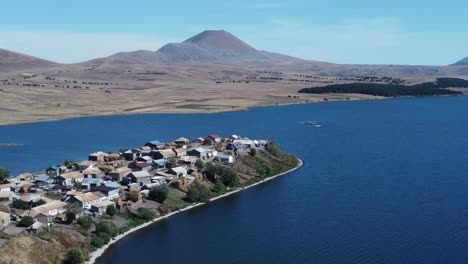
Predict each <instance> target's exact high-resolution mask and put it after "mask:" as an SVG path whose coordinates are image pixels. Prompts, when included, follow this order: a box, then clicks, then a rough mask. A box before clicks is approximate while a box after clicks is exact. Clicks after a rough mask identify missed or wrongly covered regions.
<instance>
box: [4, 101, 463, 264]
mask: <svg viewBox="0 0 468 264" xmlns="http://www.w3.org/2000/svg"><path fill="white" fill-rule="evenodd" d="M467 113H468V97H439V98H414V99H399V100H378V101H377V100H376V101H354V102H329V103H320V104H308V105H293V106H286V107H262V108H255V109H252V110H249V111H246V112H234V113H220V114H214V115H200V114H195V115H131V116H105V117H92V118H79V119H70V120H63V121H57V122H46V123H35V124H24V125H14V126H3V127H0V141H1V142H13V143H20V144H25V146H24V147H20V148H0V166H6V167H9V168H10V169H11V171H13V172H14V173H18V172H24V171H38V170H41V169H44V168H45V167H47V166H48V165H49V164H54V163H59V162H63V160H65V159H74V160H78V159H85V158H86V156H87V154H88V153H90V152H93V151H95V150H104V151H110V150H117V149H119V148H120V147H132V146H138V145H141V144H142V143H144V142H145V141H147V140H153V139H159V140H161V141H169V140H173V139H176V138H178V137H180V136H185V137H188V138H190V139H193V138H195V137H197V136H205V135H207V134H210V133H217V134H220V135H224V136H228V135H231V134H240V135H244V136H248V137H251V138H258V139H259V138H266V139H273V140H276V141H278V142H280V144H281V145H282V146H283V148H284V149H285V150H287V151H288V152H290V153H293V154H295V155H297V156H299V157H301V158H303V159H304V160H305V166H304V167H303V168H302V169H301V170H299V171H296V172H294V173H291V174H289V175H287V176H284V177H280V178H278V179H276V180H274V181H272V182H270V183H267V184H264V185H261V186H258V187H256V188H252V189H249V190H246V191H244V192H242V193H239V194H236V195H234V196H231V197H228V198H226V199H223V200H220V201H216V202H214V203H211V204H209V205H207V206H203V207H201V208H197V209H194V210H192V211H190V212H185V213H182V214H179V215H177V216H174V217H172V218H171V219H169V220H165V221H163V222H160V223H157V224H154V225H152V226H150V227H149V228H146V229H144V230H141V231H139V232H136V233H134V234H132V235H129V236H128V237H126V238H125V239H123V240H121V241H120V242H118V243H117V244H115V245H114V246H112V247H111V249H110V250H109V251H107V252H106V253H105V254H104V255H103V257H101V258H100V259H99V260H98V263H187V262H190V263H207V264H209V263H256V264H263V263H265V264H267V263H268V264H272V263H466V261H467V260H468V170H467V167H468V165H467V164H468V163H467V161H468V136H467V134H468V114H467ZM309 120H310V121H318V122H320V123H321V124H322V125H323V127H322V128H314V127H310V126H305V125H303V124H301V123H300V122H302V121H309Z"/></svg>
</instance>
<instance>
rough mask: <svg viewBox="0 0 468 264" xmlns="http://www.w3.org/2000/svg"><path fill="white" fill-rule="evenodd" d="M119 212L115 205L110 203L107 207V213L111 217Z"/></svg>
mask: <svg viewBox="0 0 468 264" xmlns="http://www.w3.org/2000/svg"><path fill="white" fill-rule="evenodd" d="M116 213H117V209H115V206H113V205H109V206H107V208H106V214H107V215H109V216H110V217H113V216H114V215H115V214H116Z"/></svg>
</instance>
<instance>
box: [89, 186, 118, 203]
mask: <svg viewBox="0 0 468 264" xmlns="http://www.w3.org/2000/svg"><path fill="white" fill-rule="evenodd" d="M92 190H93V192H100V193H102V194H104V198H101V201H112V200H114V199H116V198H119V190H120V188H114V187H108V186H105V185H99V186H96V187H93V188H92Z"/></svg>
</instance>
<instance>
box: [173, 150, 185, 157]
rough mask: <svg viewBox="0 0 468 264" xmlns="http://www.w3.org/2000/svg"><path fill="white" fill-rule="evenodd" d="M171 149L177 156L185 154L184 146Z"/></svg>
mask: <svg viewBox="0 0 468 264" xmlns="http://www.w3.org/2000/svg"><path fill="white" fill-rule="evenodd" d="M173 151H174V153H175V154H176V156H177V157H179V158H180V157H182V156H186V155H187V150H186V149H185V148H176V149H173Z"/></svg>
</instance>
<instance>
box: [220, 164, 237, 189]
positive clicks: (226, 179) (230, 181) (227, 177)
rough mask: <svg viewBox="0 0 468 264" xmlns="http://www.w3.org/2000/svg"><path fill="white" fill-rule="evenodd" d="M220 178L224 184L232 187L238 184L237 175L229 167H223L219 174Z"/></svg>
mask: <svg viewBox="0 0 468 264" xmlns="http://www.w3.org/2000/svg"><path fill="white" fill-rule="evenodd" d="M221 180H222V181H223V183H224V185H226V186H229V187H234V186H238V185H239V176H238V175H237V172H236V171H235V170H233V169H231V168H224V170H223V172H222V174H221Z"/></svg>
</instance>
